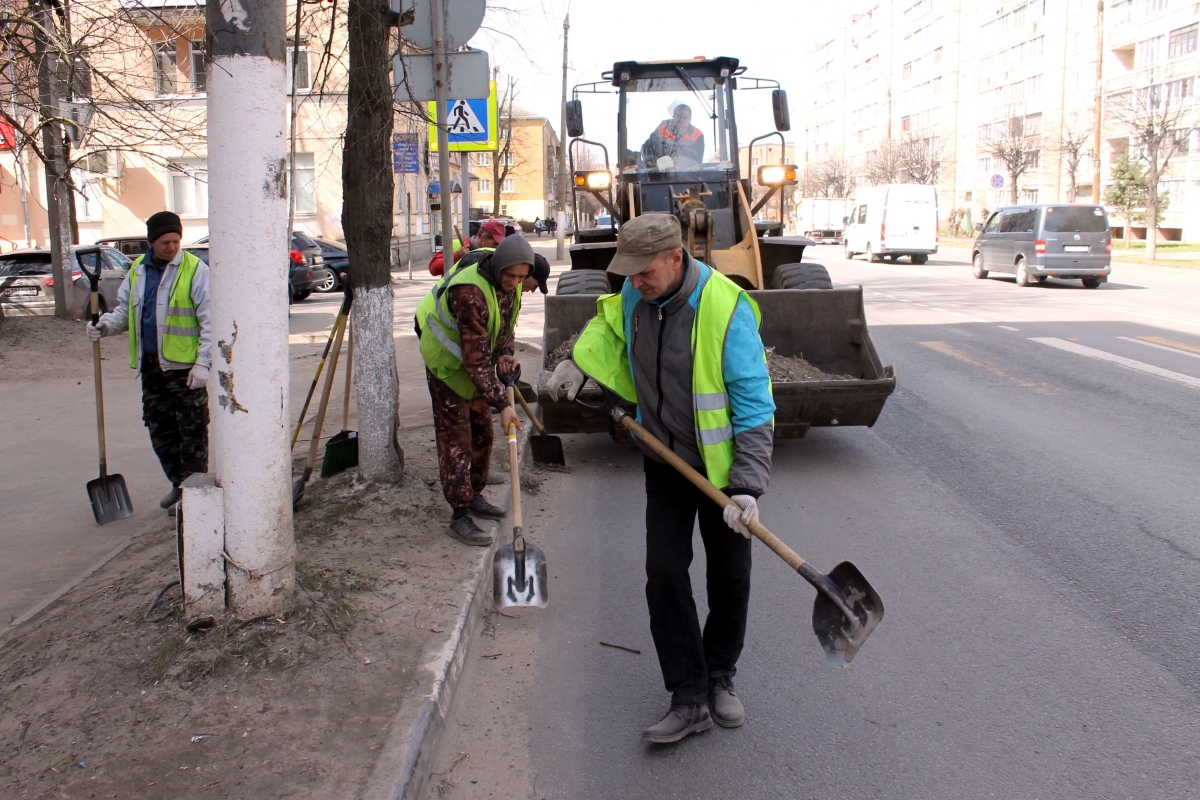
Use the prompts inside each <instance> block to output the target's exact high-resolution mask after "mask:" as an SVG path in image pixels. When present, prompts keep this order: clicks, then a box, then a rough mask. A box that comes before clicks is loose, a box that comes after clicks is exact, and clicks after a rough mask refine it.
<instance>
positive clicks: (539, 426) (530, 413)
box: [515, 392, 546, 436]
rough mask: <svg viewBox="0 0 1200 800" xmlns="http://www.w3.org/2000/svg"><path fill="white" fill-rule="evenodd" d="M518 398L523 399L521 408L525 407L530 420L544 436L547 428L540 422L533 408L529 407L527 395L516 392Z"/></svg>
mask: <svg viewBox="0 0 1200 800" xmlns="http://www.w3.org/2000/svg"><path fill="white" fill-rule="evenodd" d="M515 394H516V395H517V399H518V400H520V401H521V408H523V409H525V414H526V415H527V416H528V417H529V421H530V422H532V423H533V427H535V428H537V429H538V433H540V434H541V435H542V436H545V435H546V429H545V428H543V427H542V423H540V422H538V418H537V417H536V416H535V415H534V413H533V409H532V408H530V407H529V403H528V402H526V400H525V395H523V394H521V393H520V392H515Z"/></svg>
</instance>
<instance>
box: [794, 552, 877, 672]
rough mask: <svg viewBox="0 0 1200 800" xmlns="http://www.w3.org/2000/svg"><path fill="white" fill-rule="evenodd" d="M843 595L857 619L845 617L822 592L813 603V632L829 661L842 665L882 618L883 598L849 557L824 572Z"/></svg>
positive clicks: (848, 661) (856, 650) (851, 656)
mask: <svg viewBox="0 0 1200 800" xmlns="http://www.w3.org/2000/svg"><path fill="white" fill-rule="evenodd" d="M827 577H828V578H829V580H830V581H832V582H833V583H834V585H836V586H837V587H838V588H839V589H840V590H841V592H842V594H843V595H844V596H845V598H846V603H847V605H849V606H850V609H851V610H852V611H853V612H854V614H855V616H856V617H857V618H856V619H853V620H849V619H846V616H845V614H843V613H842V611H841V609H839V608H838V607H837V604H836V603H834V602H833V601H832V600H830V599H829V598H828V597H826V596H825V595H824V594H822V593H821V592H817V599H816V601H815V602H814V603H813V616H812V624H813V632H814V633H816V634H817V639H819V640H820V642H821V647H823V648H824V649H825V656H826V657H827V658H828V659H829V663H830V664H832V665H833V666H836V667H844V666H846V665H847V664H849V663H850V662H851V661H853V660H854V656H855V655H856V654H857V653H858V651H859V648H861V647H862V646H863V643H864V642H865V641H866V640H867V637H868V636H870V635H871V631H873V630H875V626H877V625H878V624H879V623H880V621H881V620H882V619H883V600H882V599H881V598H880V597H879V593H878V592H876V591H875V588H874V587H873V586H871V584H870V583H869V582H868V581H867V579H866V578H865V577H863V574H862V573H861V572H859V571H858V567H856V566H854V565H853V564H851V563H850V562H849V561H843V562H842V563H840V564H838V565H837V566H836V567H834V568H833V570H832V571H831V572H830V573H829V575H828V576H827Z"/></svg>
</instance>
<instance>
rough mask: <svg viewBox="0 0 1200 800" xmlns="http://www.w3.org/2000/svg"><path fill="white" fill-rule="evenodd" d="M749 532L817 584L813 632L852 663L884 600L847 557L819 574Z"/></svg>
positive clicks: (833, 658)
mask: <svg viewBox="0 0 1200 800" xmlns="http://www.w3.org/2000/svg"><path fill="white" fill-rule="evenodd" d="M576 402H578V401H576ZM584 405H586V404H584ZM607 410H608V413H609V414H610V415H611V416H612V418H613V419H614V420H616V421H617V423H618V424H620V425H623V426H625V428H626V429H628V430H629V431H630V432H631V433H632V434H634V435H635V436H636V437H637V438H638V439H639V440H640V441H642V442H645V443H646V445H647V446H648V447H649V448H650V449H651V450H653V451H654V452H655V453H657V454H658V455H659V456H660V457H661V458H663V459H664V460H666V462H667V463H668V464H670V465H671V466H672V467H674V468H675V469H677V470H679V472H680V474H682V475H683V476H684V477H685V478H687V479H688V480H689V481H691V482H692V483H693V484H695V486H696V487H697V488H699V489H700V490H701V491H702V492H704V493H705V494H706V495H708V497H709V499H711V500H712V501H713V502H714V503H716V504H717V505H718V506H720V507H721V508H724V507H725V506H728V505H733V501H732V500H730V499H729V498H728V497H727V496H726V495H725V493H724V492H722V491H721V490H720V489H718V488H717V487H715V486H713V485H712V484H711V483H710V482H709V481H708V479H707V478H705V477H704V476H703V475H701V474H700V473H699V472H697V471H696V470H694V469H693V468H692V467H691V466H690V465H689V464H688V463H687V462H686V461H684V460H683V459H682V458H680V457H679V456H677V455H675V453H674V451H672V450H670V449H669V448H667V446H666V445H664V444H663V443H662V442H660V441H659V440H658V439H656V438H654V436H653V435H652V434H651V433H650V432H649V431H647V430H646V429H645V428H643V427H642V426H641V425H639V424H638V423H637V422H636V421H635V420H634V418H633V417H631V416H630V415H629V414H627V413H625V411H623V410H621V408H619V407H617V406H616V405H615V404H612V405H610V406H609V407H608V408H607ZM750 532H751V533H753V534H754V535H755V536H757V537H758V538H759V540H761V541H762V543H763V544H765V545H766V546H767V547H769V548H771V550H772V551H774V553H775V555H777V556H779V557H780V558H782V559H783V560H784V561H786V562H787V565H788V566H789V567H791V568H792V569H794V570H796V572H799V573H800V576H801V577H802V578H804V579H805V580H806V581H808V582H809V583H811V584H812V585H813V586H814V587H815V588H816V590H817V599H816V601H815V602H814V603H813V615H812V626H813V632H814V633H815V634H817V639H818V640H819V641H820V642H821V647H823V648H824V649H825V656H826V657H827V658H828V659H829V663H830V664H832V665H833V666H836V667H844V666H846V665H847V664H849V663H850V662H851V661H853V660H854V656H855V655H856V654H857V653H858V650H859V648H861V647H862V646H863V643H864V642H866V640H867V637H868V636H870V635H871V631H873V630H875V626H876V625H878V624H879V623H880V621H881V620H882V619H883V600H881V599H880V597H879V594H878V593H877V592H876V591H875V589H874V588H873V587H872V586H871V584H870V583H868V582H867V579H866V578H864V577H863V574H862V573H861V572H859V571H858V567H856V566H854V565H853V564H851V563H850V562H849V561H843V562H842V563H840V564H838V565H837V566H836V567H834V568H833V570H832V571H831V572H830V573H829V574H828V575H822V574H821V573H820V572H818V571H817V570H816V568H815V567H813V565H812V564H810V563H808V562H807V561H805V560H804V559H803V558H801V557H800V556H799V555H798V554H797V553H796V552H795V551H794V550H792V549H791V548H790V547H788V546H787V545H786V544H784V543H783V542H782V541H781V540H780V539H779V537H777V536H776V535H775V534H773V533H771V532H770V531H769V530H767V528H766V527H765V526H764V525H761V524H760V523H758V522H751V523H750Z"/></svg>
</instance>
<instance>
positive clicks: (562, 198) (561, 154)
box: [554, 12, 571, 261]
mask: <svg viewBox="0 0 1200 800" xmlns="http://www.w3.org/2000/svg"><path fill="white" fill-rule="evenodd" d="M570 30H571V14H570V13H569V12H568V13H567V15H566V16H565V17H563V84H562V104H561V107H560V108H559V118H558V120H559V122H558V137H559V138H558V213H557V214H555V217H554V218H555V222H556V225H555V229H556V231H557V233H558V247H557V249H556V250H555V251H554V257H555V258H556V259H558V260H559V261H562V260H563V259H564V258H566V257H567V248H566V242H565V239H566V235H567V234H566V227H567V34H568V33H569V31H570Z"/></svg>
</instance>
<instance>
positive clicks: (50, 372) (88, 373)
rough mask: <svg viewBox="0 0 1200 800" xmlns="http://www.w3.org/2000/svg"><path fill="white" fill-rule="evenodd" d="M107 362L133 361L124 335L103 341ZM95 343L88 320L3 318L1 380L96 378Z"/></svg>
mask: <svg viewBox="0 0 1200 800" xmlns="http://www.w3.org/2000/svg"><path fill="white" fill-rule="evenodd" d="M102 345H103V347H102V348H101V352H102V353H103V359H104V365H105V366H108V365H109V364H116V365H125V364H128V363H129V340H128V339H126V337H125V336H124V335H122V336H113V337H112V338H111V339H105V340H103V342H102ZM91 363H92V343H91V342H90V341H89V340H88V338H87V334H86V333H84V323H82V322H72V321H70V320H65V319H59V318H58V317H7V318H5V319H4V321H3V322H0V381H33V380H40V379H42V378H76V379H80V380H88V381H90V380H91V379H92V370H91Z"/></svg>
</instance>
